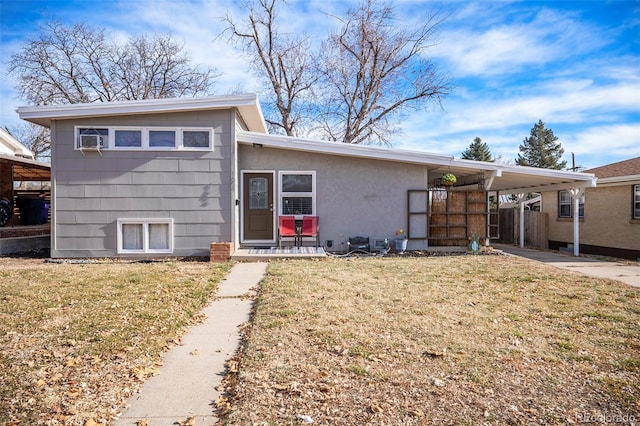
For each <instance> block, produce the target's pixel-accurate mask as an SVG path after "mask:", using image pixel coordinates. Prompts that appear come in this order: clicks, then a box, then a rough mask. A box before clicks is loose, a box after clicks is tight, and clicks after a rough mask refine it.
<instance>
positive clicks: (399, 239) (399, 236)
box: [395, 229, 409, 253]
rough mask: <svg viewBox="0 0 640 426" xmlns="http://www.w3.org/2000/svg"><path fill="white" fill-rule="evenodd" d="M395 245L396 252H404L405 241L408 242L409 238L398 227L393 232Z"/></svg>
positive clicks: (405, 247) (405, 248)
mask: <svg viewBox="0 0 640 426" xmlns="http://www.w3.org/2000/svg"><path fill="white" fill-rule="evenodd" d="M395 236H396V238H395V245H396V252H397V253H404V252H405V251H406V250H407V243H408V242H409V238H408V237H407V235H406V234H405V233H404V229H398V230H397V231H396V232H395Z"/></svg>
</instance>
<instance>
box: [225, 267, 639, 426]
mask: <svg viewBox="0 0 640 426" xmlns="http://www.w3.org/2000/svg"><path fill="white" fill-rule="evenodd" d="M639 307H640V292H639V291H638V290H637V289H634V288H631V287H628V286H625V285H622V284H620V283H617V282H614V281H607V280H602V279H595V278H588V277H585V276H583V275H579V274H572V273H567V272H564V271H560V270H557V269H554V268H552V267H548V266H544V265H540V264H538V263H534V262H530V261H527V260H524V259H522V260H521V259H515V258H512V257H502V256H466V257H438V258H435V257H431V258H430V257H425V258H417V257H413V258H406V259H405V258H383V259H380V258H376V259H372V258H363V259H356V260H353V259H332V260H329V261H325V262H318V261H295V262H294V261H289V262H274V263H272V264H271V266H270V268H269V272H268V274H267V277H266V279H265V280H264V281H263V283H262V286H261V290H260V294H259V297H258V302H257V306H256V310H255V315H254V319H253V323H252V326H251V328H250V329H248V330H247V336H246V340H245V344H244V346H243V350H242V351H241V353H239V354H238V356H237V357H236V359H235V364H234V366H235V372H234V373H233V374H230V375H228V376H227V381H226V392H227V393H226V395H225V397H224V407H225V410H224V414H225V416H224V423H225V424H242V425H245V424H300V416H308V418H310V419H313V421H314V424H331V425H352V424H371V425H383V424H384V425H395V424H403V425H418V424H420V425H421V424H533V423H535V424H575V423H580V421H582V420H584V419H588V418H607V417H605V416H609V417H608V418H611V416H621V417H619V418H621V419H627V420H629V419H631V420H633V419H635V421H638V420H640V405H638V404H639V403H638V401H640V373H639V372H638V369H637V368H636V367H637V364H636V362H635V361H634V360H636V361H637V360H638V359H640V352H639V347H638V343H637V342H638V341H640V328H639V327H638V325H639V322H640V318H639V315H638V312H639V311H638V308H639ZM594 312H598V314H597V315H595V314H594ZM581 419H582V420H581Z"/></svg>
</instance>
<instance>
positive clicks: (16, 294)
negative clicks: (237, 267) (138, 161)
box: [0, 258, 230, 425]
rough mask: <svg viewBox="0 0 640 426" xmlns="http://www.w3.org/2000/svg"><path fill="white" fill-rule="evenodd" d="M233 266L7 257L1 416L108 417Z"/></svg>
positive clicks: (1, 308)
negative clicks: (62, 261) (67, 261)
mask: <svg viewBox="0 0 640 426" xmlns="http://www.w3.org/2000/svg"><path fill="white" fill-rule="evenodd" d="M229 266H230V265H229V264H222V265H213V264H210V263H204V262H154V263H146V264H143V263H121V262H105V263H101V264H73V265H68V264H47V263H43V262H42V260H36V259H26V260H24V259H15V258H12V259H3V258H0V320H1V321H0V373H1V374H0V376H2V380H1V381H0V424H7V425H23V424H30V425H31V424H33V425H37V424H43V425H84V424H86V423H88V424H108V423H109V422H110V421H111V420H112V419H113V418H114V417H115V415H116V414H117V413H118V412H119V411H120V409H121V408H122V405H123V404H124V403H125V402H126V400H127V398H128V397H129V396H131V395H133V394H134V393H135V392H136V391H137V390H138V389H139V387H140V386H141V384H142V382H143V381H144V380H146V379H147V378H148V377H151V376H153V375H155V374H158V371H159V367H160V366H161V364H162V354H163V353H164V352H165V351H166V349H167V348H168V347H170V346H172V345H174V344H177V343H179V341H180V335H182V334H183V333H184V332H185V331H186V329H187V328H188V327H189V326H190V325H192V324H193V323H195V322H198V321H201V320H202V318H201V317H200V316H199V315H198V312H199V311H200V309H201V308H202V307H203V306H204V305H205V304H206V303H207V302H208V301H210V300H211V299H212V297H213V296H214V294H215V290H216V288H217V284H218V282H219V281H220V280H221V279H222V277H223V276H224V275H225V274H226V272H227V271H228V269H229ZM90 422H93V423H90Z"/></svg>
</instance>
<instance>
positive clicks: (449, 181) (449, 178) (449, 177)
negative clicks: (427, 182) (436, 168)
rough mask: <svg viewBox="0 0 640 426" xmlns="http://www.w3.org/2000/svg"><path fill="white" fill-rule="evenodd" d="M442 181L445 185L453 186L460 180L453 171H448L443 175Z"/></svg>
mask: <svg viewBox="0 0 640 426" xmlns="http://www.w3.org/2000/svg"><path fill="white" fill-rule="evenodd" d="M440 181H441V182H442V184H443V185H444V186H453V185H454V184H455V183H456V182H457V181H458V179H457V178H456V175H454V174H453V173H447V174H445V175H443V176H442V178H441V179H440Z"/></svg>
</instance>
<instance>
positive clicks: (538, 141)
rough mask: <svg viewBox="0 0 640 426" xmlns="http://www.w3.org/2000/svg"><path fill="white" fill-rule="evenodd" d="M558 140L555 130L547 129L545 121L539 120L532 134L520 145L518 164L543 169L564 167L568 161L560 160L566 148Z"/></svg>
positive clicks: (560, 168)
mask: <svg viewBox="0 0 640 426" xmlns="http://www.w3.org/2000/svg"><path fill="white" fill-rule="evenodd" d="M557 140H558V137H557V136H555V135H554V134H553V130H551V129H545V127H544V123H543V122H542V120H539V121H538V123H537V124H535V125H534V126H533V128H532V129H531V135H530V136H529V137H528V138H525V139H524V141H523V142H522V144H521V145H520V154H518V157H517V158H516V164H517V165H519V166H532V167H540V168H543V169H557V170H562V169H564V168H565V167H566V166H567V162H566V161H560V160H561V159H562V154H564V149H563V148H562V145H561V144H560V142H557Z"/></svg>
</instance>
